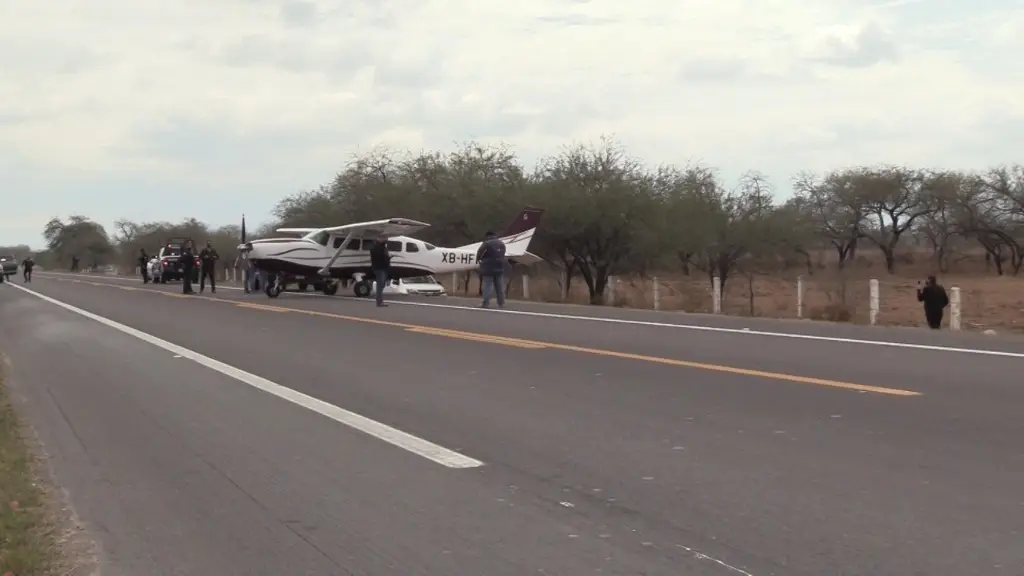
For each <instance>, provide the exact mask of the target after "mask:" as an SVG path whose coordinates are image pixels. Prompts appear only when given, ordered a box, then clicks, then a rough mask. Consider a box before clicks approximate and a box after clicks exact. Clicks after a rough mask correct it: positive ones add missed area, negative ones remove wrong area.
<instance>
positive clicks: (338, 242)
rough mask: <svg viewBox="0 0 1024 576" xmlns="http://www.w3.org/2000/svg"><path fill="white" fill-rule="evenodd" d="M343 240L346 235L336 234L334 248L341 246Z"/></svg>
mask: <svg viewBox="0 0 1024 576" xmlns="http://www.w3.org/2000/svg"><path fill="white" fill-rule="evenodd" d="M343 242H345V237H344V236H335V237H334V249H335V250H337V249H338V248H341V245H342V243H343Z"/></svg>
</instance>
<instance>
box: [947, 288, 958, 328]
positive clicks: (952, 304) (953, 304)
mask: <svg viewBox="0 0 1024 576" xmlns="http://www.w3.org/2000/svg"><path fill="white" fill-rule="evenodd" d="M949 329H950V330H959V329H960V287H959V286H953V288H952V289H951V290H950V291H949Z"/></svg>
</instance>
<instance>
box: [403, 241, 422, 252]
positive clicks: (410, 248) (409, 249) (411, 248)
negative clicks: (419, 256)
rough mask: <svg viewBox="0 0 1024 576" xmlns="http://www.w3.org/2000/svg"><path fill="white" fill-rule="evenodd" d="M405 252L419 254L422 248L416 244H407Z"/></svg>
mask: <svg viewBox="0 0 1024 576" xmlns="http://www.w3.org/2000/svg"><path fill="white" fill-rule="evenodd" d="M405 251H406V252H419V251H420V247H419V246H417V245H416V243H415V242H406V243H405Z"/></svg>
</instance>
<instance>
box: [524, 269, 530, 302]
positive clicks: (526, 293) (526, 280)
mask: <svg viewBox="0 0 1024 576" xmlns="http://www.w3.org/2000/svg"><path fill="white" fill-rule="evenodd" d="M529 299H530V277H529V276H527V275H526V274H523V300H529Z"/></svg>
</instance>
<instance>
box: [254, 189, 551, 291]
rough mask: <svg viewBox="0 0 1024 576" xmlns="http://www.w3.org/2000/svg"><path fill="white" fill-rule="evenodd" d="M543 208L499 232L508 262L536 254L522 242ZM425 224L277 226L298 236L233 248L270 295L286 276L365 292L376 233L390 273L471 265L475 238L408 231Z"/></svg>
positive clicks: (303, 284)
mask: <svg viewBox="0 0 1024 576" xmlns="http://www.w3.org/2000/svg"><path fill="white" fill-rule="evenodd" d="M543 213H544V211H543V210H542V209H539V208H525V209H524V210H523V211H522V212H520V214H519V216H517V217H516V219H515V220H514V221H513V222H512V224H510V225H509V227H508V228H507V229H506V230H505V232H504V233H502V235H501V236H500V238H501V240H502V241H503V242H504V243H505V247H506V251H505V256H506V258H508V259H509V261H511V262H512V263H520V264H527V265H530V264H535V263H537V262H540V261H541V260H542V258H540V257H539V256H537V255H535V254H531V253H530V252H528V251H527V248H528V247H529V245H530V241H531V240H533V234H534V232H535V231H536V230H537V224H538V223H539V222H540V217H541V215H542V214H543ZM428 226H430V224H427V223H425V222H417V221H416V220H409V219H408V218H389V219H387V220H375V221H372V222H358V223H355V224H346V225H344V226H333V227H330V228H279V229H277V232H279V233H282V234H304V236H302V237H301V238H294V237H291V238H268V239H264V240H252V241H250V242H246V243H245V244H242V245H239V249H240V250H246V251H248V252H249V260H250V262H252V263H253V265H254V266H255V267H256V268H257V269H258V270H261V271H264V272H266V273H267V274H268V276H269V280H268V282H267V286H266V287H265V292H266V293H267V295H268V296H270V297H271V298H276V297H278V296H279V295H280V294H281V292H283V291H284V289H285V286H286V285H287V284H289V283H291V282H296V283H297V284H298V287H299V290H305V289H306V288H307V287H308V286H309V285H310V284H312V285H313V286H314V288H316V289H318V290H321V291H322V292H323V293H324V294H327V295H329V296H330V295H334V294H336V293H337V292H338V286H339V281H345V282H347V281H349V280H354V281H355V284H354V285H353V292H354V293H355V295H356V296H358V297H360V298H364V297H367V296H369V295H370V291H371V288H372V286H373V270H372V269H371V268H370V254H369V250H370V247H371V246H372V245H373V243H374V241H375V240H376V239H377V237H379V236H381V235H383V236H385V237H387V238H388V243H387V246H388V252H389V253H390V254H391V270H390V277H391V278H392V279H399V278H411V277H418V276H427V275H433V274H443V273H450V272H463V271H466V270H473V269H475V268H476V265H477V261H476V252H477V250H478V249H479V248H480V244H481V242H475V243H473V244H466V245H465V246H459V247H457V248H443V247H440V246H434V245H433V244H430V243H428V242H424V241H422V240H418V239H416V238H411V237H410V236H409V235H411V234H414V233H415V232H417V231H419V230H422V229H424V228H427V227H428Z"/></svg>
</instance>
